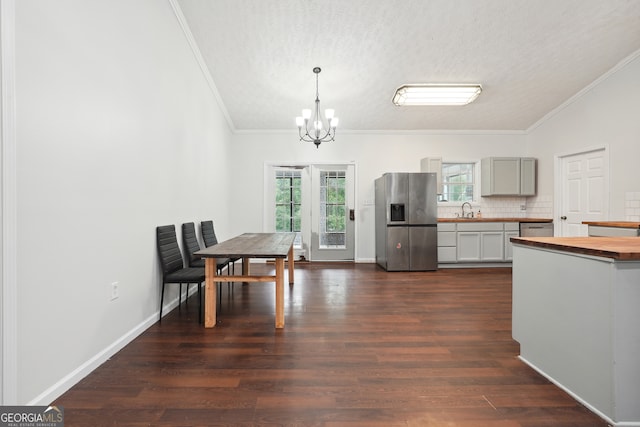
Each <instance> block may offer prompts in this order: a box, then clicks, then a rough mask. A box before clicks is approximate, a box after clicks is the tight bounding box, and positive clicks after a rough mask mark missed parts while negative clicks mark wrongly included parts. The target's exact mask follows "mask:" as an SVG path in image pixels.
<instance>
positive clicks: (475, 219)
mask: <svg viewBox="0 0 640 427" xmlns="http://www.w3.org/2000/svg"><path fill="white" fill-rule="evenodd" d="M438 222H553V219H551V218H510V217H508V218H485V217H482V218H438Z"/></svg>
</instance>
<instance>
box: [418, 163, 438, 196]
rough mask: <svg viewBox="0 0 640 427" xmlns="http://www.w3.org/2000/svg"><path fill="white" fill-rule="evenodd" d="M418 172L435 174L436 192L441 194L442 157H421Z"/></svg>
mask: <svg viewBox="0 0 640 427" xmlns="http://www.w3.org/2000/svg"><path fill="white" fill-rule="evenodd" d="M420 172H434V173H435V174H436V193H437V194H442V157H425V158H424V159H421V160H420Z"/></svg>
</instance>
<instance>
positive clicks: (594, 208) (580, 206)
mask: <svg viewBox="0 0 640 427" xmlns="http://www.w3.org/2000/svg"><path fill="white" fill-rule="evenodd" d="M558 161H559V163H560V180H561V182H560V189H559V190H560V200H559V208H560V210H559V215H558V217H559V218H560V221H559V227H556V233H559V234H558V235H559V236H562V237H571V236H587V235H588V226H586V225H584V224H582V222H583V221H604V220H606V219H607V218H608V214H609V203H608V197H607V194H608V191H609V185H608V163H609V162H608V156H607V152H606V150H605V149H604V148H602V149H597V150H593V151H587V152H582V153H577V154H571V155H567V156H562V157H560V158H559V160H558Z"/></svg>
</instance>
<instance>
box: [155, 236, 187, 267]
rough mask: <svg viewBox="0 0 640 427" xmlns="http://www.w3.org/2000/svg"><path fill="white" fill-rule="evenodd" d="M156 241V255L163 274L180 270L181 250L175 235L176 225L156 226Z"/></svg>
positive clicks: (181, 265)
mask: <svg viewBox="0 0 640 427" xmlns="http://www.w3.org/2000/svg"><path fill="white" fill-rule="evenodd" d="M156 243H157V245H158V256H160V264H161V265H162V273H163V275H167V274H168V273H172V272H174V271H176V270H180V269H181V268H183V267H184V263H183V261H182V252H180V246H179V245H178V239H177V237H176V227H175V226H174V225H162V226H159V227H156Z"/></svg>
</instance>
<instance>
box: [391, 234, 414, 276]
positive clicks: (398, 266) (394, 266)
mask: <svg viewBox="0 0 640 427" xmlns="http://www.w3.org/2000/svg"><path fill="white" fill-rule="evenodd" d="M386 249H387V250H386V252H387V271H407V270H409V229H408V228H407V227H387V248H386Z"/></svg>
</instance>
